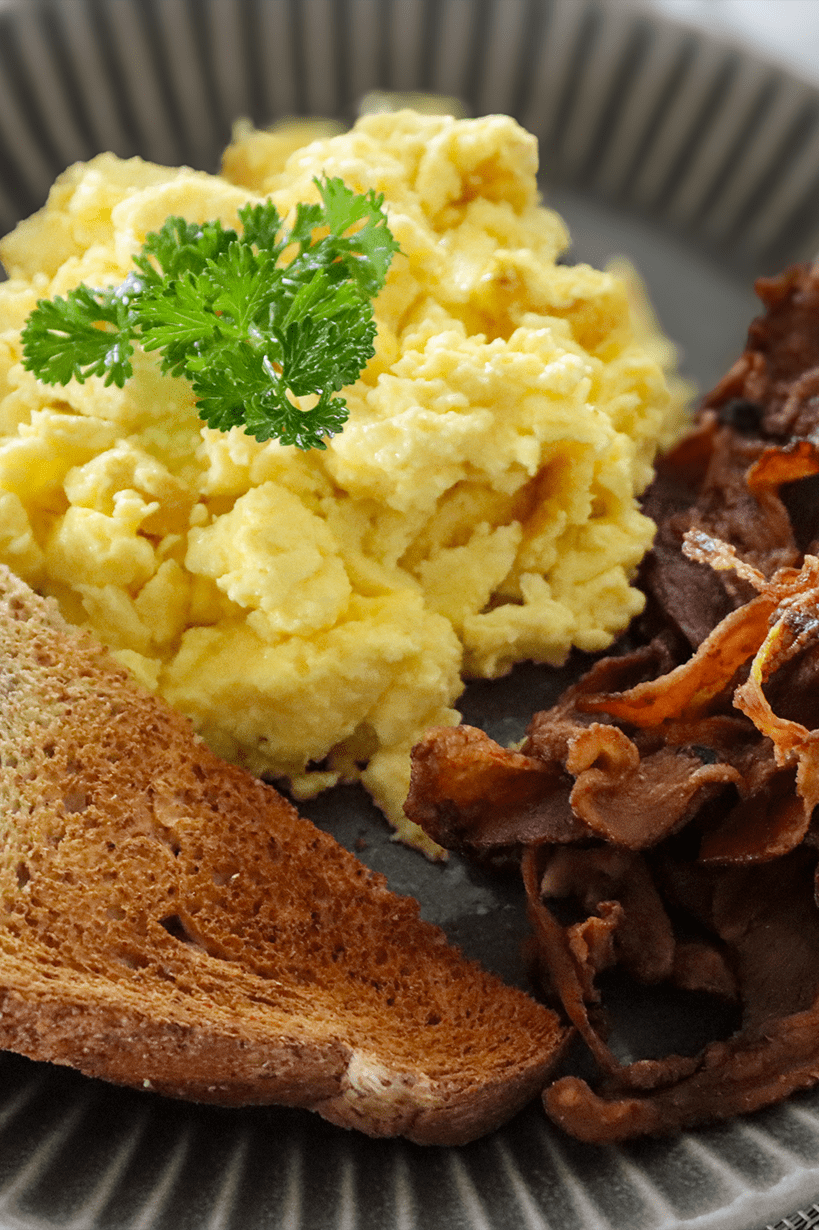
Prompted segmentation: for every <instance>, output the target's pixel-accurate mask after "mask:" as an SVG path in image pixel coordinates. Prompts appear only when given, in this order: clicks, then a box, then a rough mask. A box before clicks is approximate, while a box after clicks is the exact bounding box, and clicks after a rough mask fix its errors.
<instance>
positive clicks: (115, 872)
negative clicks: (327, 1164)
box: [0, 569, 564, 1141]
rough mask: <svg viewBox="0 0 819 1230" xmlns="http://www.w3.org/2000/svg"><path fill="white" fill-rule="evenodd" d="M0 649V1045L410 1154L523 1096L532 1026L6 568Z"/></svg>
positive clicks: (547, 1017) (493, 1116) (538, 1024)
mask: <svg viewBox="0 0 819 1230" xmlns="http://www.w3.org/2000/svg"><path fill="white" fill-rule="evenodd" d="M0 632H1V633H2V646H3V649H2V655H1V657H0V693H2V696H3V724H2V733H1V734H0V792H1V797H2V817H3V828H4V841H3V854H2V860H3V861H2V866H1V867H0V911H1V912H0V1047H3V1048H5V1049H12V1050H19V1051H21V1052H22V1053H23V1054H27V1055H30V1056H31V1057H32V1058H35V1059H49V1060H52V1061H56V1062H61V1063H68V1064H72V1065H74V1066H76V1067H79V1068H80V1069H81V1070H83V1071H85V1072H88V1073H90V1074H91V1075H95V1076H102V1077H106V1078H108V1079H111V1080H115V1081H120V1082H123V1083H126V1084H130V1085H134V1086H135V1087H137V1088H143V1087H146V1085H145V1082H146V1081H147V1082H149V1083H150V1087H151V1088H153V1089H156V1090H158V1091H160V1092H165V1093H170V1094H175V1095H178V1096H184V1097H194V1098H199V1099H201V1100H206V1101H214V1102H224V1103H237V1102H267V1101H278V1102H284V1103H290V1104H293V1105H301V1106H310V1107H313V1108H315V1109H319V1110H320V1111H321V1113H323V1114H325V1115H326V1116H327V1117H328V1118H330V1119H332V1120H333V1121H334V1122H338V1123H342V1124H344V1125H346V1126H353V1127H360V1128H362V1129H363V1130H365V1131H368V1132H370V1133H372V1134H374V1135H392V1134H395V1133H399V1132H400V1133H405V1134H408V1135H411V1136H412V1137H413V1138H417V1139H422V1140H426V1139H429V1140H437V1139H439V1137H440V1138H442V1139H444V1138H445V1139H446V1140H451V1141H455V1140H459V1139H466V1138H468V1137H470V1136H472V1135H474V1134H476V1133H479V1132H480V1131H486V1130H488V1127H489V1126H492V1125H493V1124H494V1122H496V1121H498V1120H499V1119H503V1118H505V1117H506V1116H507V1115H508V1114H511V1113H513V1111H514V1109H516V1108H517V1107H518V1106H520V1105H521V1104H522V1102H524V1101H526V1100H527V1098H529V1097H531V1096H533V1095H534V1094H535V1093H536V1092H537V1090H538V1088H540V1087H541V1086H542V1083H543V1080H544V1079H545V1074H546V1072H547V1071H548V1069H549V1067H550V1066H551V1064H552V1063H553V1061H554V1058H555V1055H556V1053H557V1051H558V1050H559V1048H560V1045H561V1043H562V1040H563V1036H564V1030H563V1029H562V1027H561V1026H560V1025H559V1024H558V1023H557V1019H556V1018H555V1016H554V1015H553V1014H552V1013H551V1012H550V1011H548V1010H547V1009H545V1008H543V1007H541V1006H540V1005H538V1004H536V1003H535V1002H534V1001H533V1000H532V999H530V998H529V997H528V996H526V995H524V994H523V993H522V992H519V991H516V990H513V989H511V988H508V987H505V986H503V985H502V984H501V983H500V982H498V981H497V980H496V979H494V978H493V977H492V976H490V975H489V974H487V973H485V972H484V971H483V970H482V969H481V968H480V967H479V966H477V965H474V964H471V963H468V962H467V961H466V960H464V958H463V957H462V956H461V955H460V954H459V953H458V952H457V951H456V950H455V949H453V948H451V947H450V946H449V945H448V944H447V943H446V941H445V938H444V935H443V933H442V932H441V931H440V930H439V929H438V928H437V927H434V926H432V925H431V924H428V923H426V922H424V921H422V920H421V919H420V917H419V912H418V905H417V902H415V901H414V900H413V899H412V898H408V897H398V896H396V895H394V894H392V893H391V892H389V890H388V889H387V887H386V882H385V881H384V879H383V877H381V876H379V875H377V874H375V873H373V872H371V871H369V870H368V869H367V868H366V867H364V866H363V865H362V864H361V863H360V862H358V860H357V859H356V858H355V857H354V856H353V855H352V854H350V853H348V852H347V851H346V850H344V849H342V847H340V846H339V845H338V844H337V843H336V842H335V841H334V840H333V839H332V838H331V837H330V836H329V835H327V834H325V833H322V832H321V831H320V830H318V829H316V828H315V827H314V826H313V825H312V824H311V823H310V822H309V821H306V820H304V819H302V818H300V817H299V816H298V815H297V814H296V812H295V810H294V808H293V807H292V806H291V805H290V804H289V803H287V802H286V801H285V800H284V799H283V798H282V797H281V796H280V795H279V794H278V793H277V792H276V791H275V790H273V788H272V787H270V786H266V785H264V784H263V783H262V782H260V781H259V780H258V779H257V778H256V777H254V776H253V775H252V774H250V773H249V772H248V771H246V770H243V769H241V768H238V767H236V766H234V765H230V764H228V763H227V762H225V761H222V760H220V759H218V758H217V757H216V756H215V755H214V754H213V753H212V752H211V751H210V750H209V748H208V747H207V745H206V744H205V743H204V742H203V741H202V740H201V739H200V738H199V737H198V736H196V735H195V734H194V732H193V730H192V728H191V726H190V724H189V723H188V721H187V720H186V719H185V718H183V717H182V716H181V715H180V714H179V713H177V712H176V711H175V710H173V709H171V708H170V707H169V706H168V705H167V704H166V703H165V702H164V701H162V700H161V698H158V697H156V696H155V695H153V694H152V693H149V692H148V691H147V690H145V689H143V688H141V687H140V686H139V685H137V684H136V683H135V682H134V681H133V678H132V676H131V675H130V673H129V672H127V671H126V670H124V669H122V668H121V667H119V666H118V665H117V663H116V662H115V661H114V660H113V659H112V658H110V657H109V655H108V653H107V651H106V650H105V649H104V648H103V647H101V646H99V644H98V643H97V642H96V641H94V640H93V639H92V638H91V637H90V636H88V635H86V634H82V633H80V632H78V631H77V630H75V629H72V628H70V627H69V626H68V625H66V624H65V623H64V621H63V619H62V617H61V616H60V614H59V611H58V609H57V607H56V604H53V603H52V602H50V601H49V600H44V599H41V598H39V597H37V596H35V595H34V594H33V593H32V592H31V591H30V590H27V587H26V586H25V585H23V584H22V583H21V582H19V581H18V580H17V578H15V577H13V576H12V575H11V574H9V573H8V572H7V571H6V570H5V569H1V570H0ZM487 1108H490V1113H489V1114H488V1115H487Z"/></svg>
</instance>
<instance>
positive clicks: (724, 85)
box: [0, 0, 819, 1230]
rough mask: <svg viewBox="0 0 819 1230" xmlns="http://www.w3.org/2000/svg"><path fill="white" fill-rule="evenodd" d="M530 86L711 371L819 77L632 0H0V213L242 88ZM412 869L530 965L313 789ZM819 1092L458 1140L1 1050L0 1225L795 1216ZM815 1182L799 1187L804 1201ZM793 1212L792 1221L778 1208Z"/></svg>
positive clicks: (338, 103)
mask: <svg viewBox="0 0 819 1230" xmlns="http://www.w3.org/2000/svg"><path fill="white" fill-rule="evenodd" d="M376 88H380V89H398V90H413V89H425V90H433V91H436V92H440V93H447V94H456V95H460V96H461V97H462V98H464V99H465V100H466V102H467V105H468V107H469V108H470V110H471V111H473V112H474V113H480V112H483V111H507V112H510V113H512V114H515V115H517V116H518V117H519V118H520V119H521V120H522V121H523V122H524V123H525V124H526V125H527V127H529V128H530V129H531V130H532V131H534V132H536V133H537V134H538V136H539V137H540V140H541V150H542V161H543V164H544V171H545V182H546V185H547V190H548V193H549V196H550V198H551V200H552V202H553V203H554V204H556V205H557V206H558V208H559V209H561V211H562V212H563V213H564V214H565V216H566V217H567V219H568V220H569V223H570V225H571V227H572V230H573V233H574V237H575V255H576V256H577V257H578V258H581V259H589V260H591V261H593V262H595V263H600V262H602V261H604V260H605V259H606V258H607V257H608V256H609V255H611V254H613V253H625V254H627V255H629V256H631V257H632V258H633V259H634V260H635V262H636V263H637V265H638V266H639V267H640V268H641V270H642V271H643V273H644V274H645V276H646V278H647V279H648V282H649V285H650V288H651V291H652V295H653V297H654V300H655V303H656V304H657V306H658V309H659V313H660V316H661V319H662V321H663V323H664V325H665V327H666V329H667V330H668V332H669V333H670V334H671V335H672V336H673V337H674V338H676V339H677V340H678V341H679V343H680V345H681V347H682V350H683V364H684V368H685V370H686V371H687V372H688V373H689V374H691V375H693V376H694V377H696V378H697V380H698V381H699V383H700V384H701V385H702V386H703V387H707V386H708V385H710V384H711V383H713V381H714V380H715V379H716V378H717V377H718V376H719V375H720V374H721V373H722V371H723V370H724V369H725V367H726V366H727V365H728V363H729V362H730V361H731V360H732V358H733V357H734V356H735V354H736V352H737V351H738V349H739V348H740V347H741V345H742V340H743V337H744V333H745V329H746V327H747V323H748V320H749V319H750V317H751V315H752V314H753V312H754V310H755V308H754V298H753V295H752V293H751V289H750V284H751V277H752V276H753V275H754V274H756V273H760V272H772V271H775V270H776V269H778V268H779V267H781V266H783V265H784V264H786V263H787V262H788V261H790V260H792V259H796V258H798V257H801V256H803V255H805V254H807V253H810V252H812V251H813V250H814V246H815V243H816V235H817V231H819V225H817V223H818V222H819V95H817V92H816V90H815V89H814V88H812V87H810V86H808V85H807V84H804V83H801V82H799V81H796V80H794V79H792V78H790V77H788V76H787V75H786V74H784V73H783V72H782V71H781V70H779V69H777V68H776V67H773V66H770V65H767V64H765V63H763V62H761V61H759V60H757V59H755V58H754V57H753V56H751V55H748V54H746V53H745V52H743V51H740V50H737V49H735V48H733V47H731V46H730V45H728V44H720V43H718V42H714V41H712V40H705V39H704V38H703V37H701V36H700V35H698V34H697V33H695V32H692V31H689V30H686V29H684V28H682V27H677V26H673V25H667V24H661V23H658V22H657V21H656V20H655V19H653V18H650V17H647V16H645V15H644V14H643V13H642V12H641V11H640V10H639V9H636V8H632V6H631V5H630V4H628V3H625V2H623V0H618V2H617V3H612V4H608V5H602V6H601V5H593V4H590V3H585V2H584V0H554V2H553V3H548V2H547V0H440V2H436V0H241V2H240V0H152V2H149V0H144V2H142V3H141V2H139V0H108V2H106V0H51V2H50V3H49V2H45V3H37V2H35V0H29V2H28V3H26V2H22V0H20V2H18V3H14V2H13V0H12V3H7V4H6V5H5V6H0V229H3V230H5V229H8V228H9V227H10V226H12V225H13V224H14V222H15V221H16V220H17V218H19V217H21V216H23V215H25V214H26V213H28V212H30V211H31V210H32V209H34V208H36V207H37V206H38V205H39V204H40V203H41V202H42V200H43V199H44V197H45V193H46V191H47V189H48V186H49V184H50V183H51V181H52V179H53V178H54V176H55V175H56V174H57V172H59V171H60V170H61V169H62V168H63V167H64V166H65V165H66V164H67V163H69V162H71V161H73V160H75V159H77V158H86V157H88V156H90V155H91V154H93V153H95V152H96V151H98V150H100V149H104V148H111V149H114V150H115V151H116V152H118V153H119V154H121V155H129V154H132V153H141V154H143V155H144V156H146V157H149V158H153V159H156V160H158V161H167V162H182V161H186V162H190V163H192V164H194V165H197V166H202V167H205V168H207V169H213V168H214V167H215V166H216V163H217V158H218V153H219V150H220V148H221V147H222V145H223V144H224V142H225V141H226V139H227V137H228V134H229V130H230V123H231V121H232V119H234V118H235V117H236V116H238V115H243V114H244V115H251V116H252V117H253V118H254V119H255V120H256V121H257V122H260V123H264V122H267V121H269V120H271V119H272V118H274V117H275V116H277V115H283V114H288V113H304V114H308V113H313V114H325V115H334V114H338V115H342V116H346V117H348V118H349V117H352V115H353V114H354V112H355V108H356V102H357V100H358V99H359V98H360V97H361V96H362V95H363V94H364V93H365V92H367V91H368V90H372V89H376ZM565 678H566V674H565V672H563V673H561V672H555V671H549V670H546V669H539V668H533V667H521V668H519V669H518V670H517V671H516V672H515V673H514V675H513V676H512V677H510V678H508V679H505V680H501V681H499V682H497V683H495V684H474V685H472V686H471V687H470V688H469V689H468V690H467V693H466V695H465V697H464V702H463V707H464V712H465V715H466V716H467V718H468V720H470V721H472V722H477V723H479V724H483V725H484V726H485V727H486V728H487V729H488V730H489V731H490V733H491V734H493V735H495V736H496V737H499V738H501V739H507V738H514V737H517V735H519V734H520V733H521V731H522V729H523V727H524V726H525V723H526V721H527V720H528V717H529V715H530V713H531V711H532V710H533V709H536V708H539V707H542V706H543V705H545V704H548V703H549V702H550V700H551V699H552V698H553V697H554V696H555V695H556V692H557V691H558V690H559V688H560V687H561V686H562V684H563V683H564V682H565ZM309 810H310V813H311V814H312V815H313V816H314V817H315V818H316V820H317V821H318V822H319V823H321V824H323V825H324V826H325V827H327V828H328V829H330V830H331V831H332V832H334V833H335V834H336V835H337V836H338V837H339V839H340V840H342V841H343V842H344V843H345V844H347V845H354V844H356V843H359V844H360V842H361V840H363V841H364V842H365V843H366V846H365V848H364V850H363V853H362V857H363V858H364V859H365V861H367V862H368V863H370V864H371V865H372V866H374V867H376V868H378V869H379V870H382V871H384V872H386V874H387V875H388V876H389V879H390V882H391V884H392V886H393V887H394V888H395V889H396V890H398V891H400V892H411V893H414V894H415V895H417V896H418V898H419V899H420V901H421V903H422V908H423V910H424V913H425V914H426V915H427V917H429V918H432V919H434V920H435V921H438V922H441V923H442V925H444V927H445V928H446V929H447V931H448V933H449V934H450V936H451V937H452V938H453V939H455V940H456V941H457V942H458V943H460V944H461V945H462V946H463V947H464V948H465V949H466V950H467V951H468V952H469V953H470V954H471V955H475V956H478V957H480V958H481V959H482V960H484V961H485V963H486V964H487V965H489V966H490V967H492V968H493V969H495V970H497V971H498V972H500V973H501V974H503V975H504V976H505V977H507V978H509V979H511V980H514V981H517V982H521V981H523V979H524V972H523V966H522V963H521V959H520V951H519V944H520V938H521V936H522V934H523V932H524V930H525V924H524V922H523V917H522V910H521V901H520V893H519V891H518V890H517V889H516V886H515V885H514V884H509V885H505V886H500V887H499V886H498V885H497V884H496V883H494V882H493V881H491V880H489V879H487V878H486V877H485V876H482V875H480V874H478V873H476V872H474V871H472V870H470V869H468V868H466V867H464V866H462V865H461V864H460V863H459V862H458V861H457V860H454V859H453V860H452V861H451V862H450V863H449V865H448V866H446V867H441V866H432V865H431V864H429V863H426V862H424V860H423V859H421V858H420V857H419V856H417V855H415V854H413V853H411V852H409V851H407V850H405V849H403V848H402V847H400V846H397V845H395V844H394V843H393V842H391V841H390V839H389V836H388V834H387V832H386V830H385V827H384V826H383V824H382V823H381V822H380V820H379V819H378V817H377V815H375V814H374V812H373V811H372V809H371V808H370V807H369V806H368V805H367V803H366V800H365V799H364V797H363V795H362V794H360V793H358V792H356V791H353V790H340V791H335V792H332V793H330V794H328V795H326V796H324V797H323V798H321V799H319V800H318V801H317V802H316V803H314V804H313V805H312V806H311V808H310V809H309ZM646 1006H647V1005H645V1004H643V1005H640V1011H639V1012H637V1011H636V1007H637V1006H636V1005H635V1004H634V1002H633V1001H630V1000H626V1001H624V1002H623V1003H622V1004H621V1012H620V1018H619V1023H618V1029H619V1035H618V1036H619V1043H620V1045H621V1046H622V1047H624V1048H626V1049H631V1050H632V1051H633V1052H637V1051H640V1050H642V1051H646V1050H649V1049H651V1048H652V1047H656V1046H660V1045H663V1044H665V1045H667V1044H668V1041H669V1038H670V1034H671V1031H672V1029H673V1030H674V1031H675V1037H674V1039H673V1041H674V1044H675V1045H676V1044H678V1043H679V1044H680V1045H684V1044H686V1043H687V1044H688V1045H696V1044H697V1041H698V1037H697V1035H698V1033H699V1032H701V1030H702V1029H703V1028H704V1027H705V1025H706V1022H704V1021H703V1020H702V1018H701V1016H700V1014H699V1013H697V1012H693V1011H691V1010H690V1009H688V1010H685V1011H681V1010H680V1008H679V1006H678V1005H677V1004H674V1005H669V1003H664V1004H663V1003H656V1004H654V1005H653V1007H654V1009H655V1010H656V1015H657V1017H658V1018H659V1021H654V1022H653V1023H649V1024H647V1023H646V1021H645V1020H644V1019H643V1009H644V1008H645V1007H646ZM818 1194H819V1093H807V1094H803V1095H799V1096H797V1097H794V1098H791V1099H790V1100H789V1101H788V1102H787V1103H785V1104H783V1105H780V1106H776V1107H772V1108H770V1109H768V1110H766V1111H763V1112H760V1113H758V1114H756V1115H753V1116H751V1117H749V1118H745V1119H741V1120H736V1121H734V1122H732V1123H728V1124H723V1125H720V1126H717V1127H714V1128H710V1129H708V1130H703V1131H699V1132H692V1133H686V1134H684V1135H681V1136H677V1137H674V1138H673V1139H669V1140H662V1141H656V1140H652V1141H639V1142H636V1143H633V1144H630V1145H628V1146H625V1147H622V1148H617V1149H615V1148H608V1149H597V1148H589V1147H585V1146H581V1145H578V1144H577V1143H576V1142H573V1141H571V1140H568V1139H567V1138H565V1137H564V1136H562V1135H560V1134H559V1133H558V1132H557V1131H555V1130H553V1129H552V1128H551V1127H550V1125H549V1124H548V1123H547V1122H546V1121H545V1119H544V1117H543V1115H542V1113H541V1112H540V1111H539V1110H538V1109H537V1108H535V1107H533V1108H531V1109H529V1110H528V1111H526V1112H524V1113H523V1114H522V1115H520V1116H519V1117H518V1118H517V1119H516V1120H515V1121H514V1122H513V1123H512V1124H510V1125H509V1126H508V1127H507V1128H505V1129H504V1130H503V1131H501V1132H498V1133H496V1134H495V1135H493V1136H491V1137H489V1138H488V1139H486V1140H484V1141H480V1142H478V1143H476V1144H474V1145H471V1146H469V1147H466V1148H462V1149H458V1150H454V1149H453V1150H447V1149H426V1150H424V1149H420V1148H417V1147H415V1146H411V1145H407V1144H405V1143H403V1142H400V1141H387V1142H384V1141H370V1140H367V1139H365V1138H363V1137H359V1136H356V1135H350V1134H347V1133H344V1132H342V1131H340V1130H337V1129H334V1128H332V1127H330V1126H329V1125H327V1124H325V1123H323V1122H322V1121H321V1120H319V1119H317V1118H316V1117H314V1116H311V1115H308V1114H305V1113H300V1112H291V1111H286V1110H280V1109H275V1108H274V1109H263V1110H259V1109H253V1110H248V1111H231V1112H227V1111H220V1110H214V1109H212V1108H201V1107H196V1106H188V1105H182V1104H176V1103H172V1102H168V1101H163V1100H162V1099H159V1098H156V1097H153V1096H150V1095H142V1094H137V1093H132V1092H127V1091H121V1090H117V1089H114V1088H111V1087H108V1086H105V1085H102V1084H99V1083H96V1082H93V1081H88V1080H85V1079H84V1078H82V1077H80V1076H78V1075H77V1074H75V1073H72V1072H68V1071H61V1070H55V1069H50V1068H47V1067H45V1066H42V1065H36V1064H32V1063H30V1062H28V1061H26V1060H23V1059H20V1058H18V1057H16V1056H12V1055H4V1056H0V1230H12V1228H14V1230H23V1228H25V1230H47V1228H48V1230H51V1228H53V1230H57V1228H59V1230H149V1228H150V1230H162V1228H164V1227H168V1230H171V1228H173V1230H188V1228H190V1230H201V1228H203V1227H209V1228H211V1230H262V1228H267V1227H277V1228H278V1227H281V1228H282V1230H320V1228H324V1227H327V1228H328V1230H329V1228H330V1227H335V1228H338V1230H348V1228H349V1230H370V1228H372V1230H421V1228H423V1230H428V1228H436V1227H441V1228H446V1230H519V1228H520V1227H526V1228H527V1230H597V1228H600V1230H605V1228H606V1227H612V1228H623V1230H683V1227H687V1228H688V1230H761V1227H763V1226H764V1225H765V1224H766V1223H768V1224H770V1223H774V1222H779V1230H786V1227H788V1226H791V1227H793V1228H794V1230H808V1227H811V1226H814V1225H815V1224H816V1217H815V1216H814V1214H816V1212H817V1211H816V1209H814V1210H813V1212H811V1210H810V1208H809V1206H810V1205H811V1204H812V1202H813V1201H814V1200H815V1199H816V1197H817V1195H818ZM796 1208H801V1209H802V1210H803V1212H802V1213H801V1214H793V1212H792V1211H793V1210H794V1209H796ZM788 1214H791V1216H790V1218H789V1220H788V1221H786V1222H785V1221H782V1220H781V1219H782V1218H783V1217H785V1216H787V1215H788Z"/></svg>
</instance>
